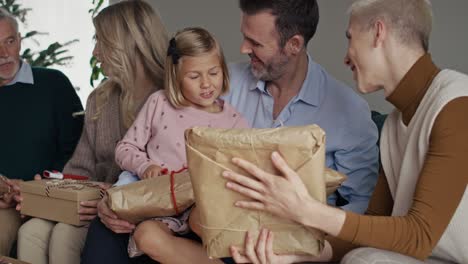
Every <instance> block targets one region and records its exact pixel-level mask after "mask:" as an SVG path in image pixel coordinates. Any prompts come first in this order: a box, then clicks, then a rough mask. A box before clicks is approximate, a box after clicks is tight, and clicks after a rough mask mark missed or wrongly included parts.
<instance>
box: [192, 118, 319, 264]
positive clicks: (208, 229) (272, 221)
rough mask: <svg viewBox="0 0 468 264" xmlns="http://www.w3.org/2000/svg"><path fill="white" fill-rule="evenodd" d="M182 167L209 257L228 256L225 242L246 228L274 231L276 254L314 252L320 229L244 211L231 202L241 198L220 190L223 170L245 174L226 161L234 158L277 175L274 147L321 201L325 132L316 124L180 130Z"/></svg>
mask: <svg viewBox="0 0 468 264" xmlns="http://www.w3.org/2000/svg"><path fill="white" fill-rule="evenodd" d="M185 137H186V149H187V158H188V168H189V171H190V177H191V179H192V185H193V189H194V194H195V201H196V205H197V208H198V209H199V212H200V223H199V224H200V227H201V230H202V240H203V244H204V246H205V247H206V249H207V253H208V255H209V256H210V257H213V258H220V257H228V256H230V252H229V246H231V245H236V246H241V247H242V246H243V243H244V239H245V234H246V232H247V231H248V230H250V231H253V232H254V236H255V237H254V239H255V240H256V239H257V237H258V235H259V232H260V230H261V228H263V227H265V228H268V229H270V230H271V231H273V232H274V233H275V241H274V245H273V249H274V252H275V253H277V254H288V253H295V254H310V255H317V254H319V252H320V251H321V249H322V248H323V245H324V244H323V233H322V232H320V231H318V230H315V229H311V228H306V227H304V226H301V225H299V224H297V223H295V222H292V221H289V220H285V219H281V218H278V217H276V216H273V215H271V214H268V213H265V212H260V211H252V210H245V209H242V208H238V207H235V206H234V202H235V201H238V200H245V199H247V198H246V197H244V196H241V195H240V194H238V193H236V192H233V191H229V190H227V189H226V187H225V185H226V180H225V179H224V178H223V177H222V176H221V173H222V172H223V171H225V170H232V171H235V172H239V173H241V174H244V175H245V174H246V173H245V172H244V171H242V170H241V169H240V168H238V167H237V166H235V165H234V164H233V163H232V162H231V160H232V158H233V157H240V158H243V159H245V160H248V161H250V162H252V163H254V164H256V165H257V166H258V167H260V168H262V169H263V170H265V171H267V172H269V173H272V174H275V175H277V174H279V172H278V171H277V169H276V168H274V165H273V164H272V162H271V153H272V152H273V151H278V152H280V153H281V154H282V155H283V157H284V158H285V160H286V161H287V163H288V164H289V166H291V168H292V169H294V170H295V171H296V172H297V173H298V174H299V175H300V177H301V178H302V180H303V182H304V184H305V185H306V187H307V189H308V190H309V193H310V195H311V196H312V197H314V198H315V199H317V200H318V201H320V202H322V203H325V202H326V188H325V176H324V168H325V133H324V131H323V130H322V129H321V128H319V127H318V126H316V125H310V126H304V127H280V128H273V129H230V130H229V129H213V128H200V127H195V128H192V129H189V130H186V132H185Z"/></svg>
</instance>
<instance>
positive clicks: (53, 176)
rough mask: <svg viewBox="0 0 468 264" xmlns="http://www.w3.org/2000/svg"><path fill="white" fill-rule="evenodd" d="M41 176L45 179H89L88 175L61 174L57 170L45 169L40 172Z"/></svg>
mask: <svg viewBox="0 0 468 264" xmlns="http://www.w3.org/2000/svg"><path fill="white" fill-rule="evenodd" d="M42 176H44V178H46V179H70V180H80V181H84V180H88V179H89V177H88V176H81V175H73V174H63V173H61V172H59V171H55V170H54V171H48V170H45V171H44V172H43V173H42Z"/></svg>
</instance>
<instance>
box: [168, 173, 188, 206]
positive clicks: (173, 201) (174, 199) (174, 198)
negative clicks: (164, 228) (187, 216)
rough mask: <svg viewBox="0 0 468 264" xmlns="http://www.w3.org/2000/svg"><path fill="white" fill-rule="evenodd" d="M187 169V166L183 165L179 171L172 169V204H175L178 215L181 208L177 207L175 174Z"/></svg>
mask: <svg viewBox="0 0 468 264" xmlns="http://www.w3.org/2000/svg"><path fill="white" fill-rule="evenodd" d="M185 170H187V167H183V168H182V169H180V170H178V171H171V200H172V206H174V210H175V212H176V215H178V214H179V208H178V207H177V200H176V196H175V190H174V174H176V173H181V172H183V171H185Z"/></svg>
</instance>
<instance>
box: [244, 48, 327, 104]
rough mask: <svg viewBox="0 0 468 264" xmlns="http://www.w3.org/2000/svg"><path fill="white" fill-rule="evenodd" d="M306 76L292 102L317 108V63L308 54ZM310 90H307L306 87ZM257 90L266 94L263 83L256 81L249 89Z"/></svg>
mask: <svg viewBox="0 0 468 264" xmlns="http://www.w3.org/2000/svg"><path fill="white" fill-rule="evenodd" d="M307 60H308V64H307V74H306V78H305V80H304V82H303V83H302V87H301V90H300V91H299V94H298V95H297V96H296V97H295V99H294V101H303V102H304V103H306V104H310V105H313V106H318V105H319V102H320V98H319V92H320V91H319V89H318V88H319V87H320V86H319V81H320V80H319V75H318V74H317V73H318V71H319V69H318V67H317V66H318V65H317V63H315V62H314V61H313V60H312V58H311V57H310V55H309V54H307ZM309 86H310V87H312V88H307V87H309ZM254 89H257V90H259V91H260V92H263V93H268V91H267V89H266V85H265V81H262V80H258V81H257V85H256V86H253V87H250V90H254Z"/></svg>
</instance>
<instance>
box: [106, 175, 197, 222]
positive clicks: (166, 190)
mask: <svg viewBox="0 0 468 264" xmlns="http://www.w3.org/2000/svg"><path fill="white" fill-rule="evenodd" d="M107 195H108V198H109V199H108V205H109V208H110V209H112V210H113V211H114V212H115V214H117V215H118V216H119V218H121V219H123V220H126V221H129V222H131V223H139V222H141V221H143V220H145V219H149V218H152V217H157V216H173V215H177V214H179V213H181V212H183V211H185V210H186V209H188V208H189V207H190V206H192V205H193V203H194V197H193V189H192V184H191V182H190V176H189V173H188V171H187V170H184V171H182V172H178V173H176V172H171V173H169V174H167V175H161V176H158V177H155V178H150V179H145V180H141V181H137V182H134V183H130V184H127V185H122V186H118V187H113V188H110V189H108V190H107Z"/></svg>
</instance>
